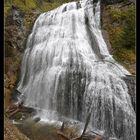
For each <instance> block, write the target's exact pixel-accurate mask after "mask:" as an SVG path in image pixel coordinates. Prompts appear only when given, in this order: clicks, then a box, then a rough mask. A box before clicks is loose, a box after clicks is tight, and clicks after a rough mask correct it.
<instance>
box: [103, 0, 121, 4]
mask: <svg viewBox="0 0 140 140" xmlns="http://www.w3.org/2000/svg"><path fill="white" fill-rule="evenodd" d="M123 1H124V0H101V2H102V3H103V4H116V3H120V2H123Z"/></svg>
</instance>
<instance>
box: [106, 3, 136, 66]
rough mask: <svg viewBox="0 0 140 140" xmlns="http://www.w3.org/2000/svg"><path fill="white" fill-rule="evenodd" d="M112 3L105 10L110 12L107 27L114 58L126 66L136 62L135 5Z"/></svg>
mask: <svg viewBox="0 0 140 140" xmlns="http://www.w3.org/2000/svg"><path fill="white" fill-rule="evenodd" d="M122 5H123V4H121V5H117V6H116V5H114V6H112V5H110V6H108V7H107V8H106V9H105V10H106V11H105V12H107V13H108V15H107V18H109V20H108V21H107V22H108V24H106V25H105V29H106V30H107V31H108V33H109V38H110V43H111V46H112V48H113V50H112V54H113V56H114V58H115V59H116V60H117V61H119V62H121V63H122V64H123V65H124V66H126V68H128V67H129V65H131V64H135V62H136V58H135V16H136V15H135V5H133V4H131V5H127V6H124V7H121V6H122Z"/></svg>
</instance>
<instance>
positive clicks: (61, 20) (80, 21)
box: [17, 0, 136, 140]
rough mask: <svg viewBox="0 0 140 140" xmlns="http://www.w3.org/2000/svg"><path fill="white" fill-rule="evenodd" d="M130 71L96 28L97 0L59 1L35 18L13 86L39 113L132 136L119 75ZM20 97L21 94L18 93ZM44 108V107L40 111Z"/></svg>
mask: <svg viewBox="0 0 140 140" xmlns="http://www.w3.org/2000/svg"><path fill="white" fill-rule="evenodd" d="M126 74H127V75H129V72H128V71H127V70H125V69H124V68H123V67H122V66H121V65H119V64H117V62H115V60H114V59H113V58H112V56H111V55H110V54H109V52H108V49H107V46H106V44H105V42H104V39H103V36H102V33H101V30H100V1H97V0H96V2H94V0H82V1H81V2H70V3H66V4H63V5H62V6H60V7H58V8H57V9H55V10H52V11H50V12H47V13H43V14H41V15H40V16H39V17H38V19H37V20H36V22H35V24H34V27H33V30H32V33H31V34H30V36H29V38H28V42H27V48H26V50H25V53H24V56H23V61H22V66H21V79H20V82H19V83H18V87H17V90H18V91H20V92H21V93H22V95H21V96H20V98H19V99H21V100H24V105H26V106H29V107H33V108H39V109H41V110H42V111H41V112H39V113H38V115H40V116H41V118H45V117H46V118H48V119H58V120H59V117H60V116H65V117H68V118H72V119H75V120H79V121H81V122H85V119H86V116H87V113H88V110H89V107H90V106H92V115H91V125H92V127H93V128H95V129H98V130H104V131H105V134H106V135H109V136H110V137H116V138H118V139H122V140H134V139H135V125H136V124H135V116H136V114H135V111H134V109H133V107H132V104H131V101H130V97H129V95H128V89H127V85H126V83H125V82H124V80H123V79H122V77H124V76H125V75H126ZM22 97H24V98H22ZM43 110H45V111H43Z"/></svg>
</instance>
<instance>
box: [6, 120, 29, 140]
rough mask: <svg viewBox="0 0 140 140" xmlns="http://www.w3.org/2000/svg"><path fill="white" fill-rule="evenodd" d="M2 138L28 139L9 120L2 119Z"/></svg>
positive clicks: (13, 139) (11, 139)
mask: <svg viewBox="0 0 140 140" xmlns="http://www.w3.org/2000/svg"><path fill="white" fill-rule="evenodd" d="M4 124H5V125H4V140H30V139H29V138H27V137H26V136H25V135H24V134H22V133H21V132H20V131H19V130H18V129H17V128H16V127H15V126H14V125H13V124H12V122H11V121H10V120H8V119H7V118H5V120H4Z"/></svg>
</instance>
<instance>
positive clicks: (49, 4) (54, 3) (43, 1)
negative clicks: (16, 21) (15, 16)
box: [4, 0, 73, 14]
mask: <svg viewBox="0 0 140 140" xmlns="http://www.w3.org/2000/svg"><path fill="white" fill-rule="evenodd" d="M71 1H73V0H11V1H7V0H5V7H4V13H5V14H6V12H8V11H9V10H10V9H11V5H12V4H14V5H15V6H16V7H18V8H19V9H20V10H22V11H23V12H25V13H28V12H30V11H31V10H34V9H36V10H40V11H41V12H47V11H50V10H52V9H55V8H57V7H58V6H60V5H62V4H63V3H66V2H71Z"/></svg>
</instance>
